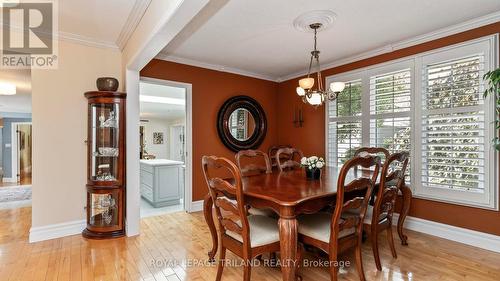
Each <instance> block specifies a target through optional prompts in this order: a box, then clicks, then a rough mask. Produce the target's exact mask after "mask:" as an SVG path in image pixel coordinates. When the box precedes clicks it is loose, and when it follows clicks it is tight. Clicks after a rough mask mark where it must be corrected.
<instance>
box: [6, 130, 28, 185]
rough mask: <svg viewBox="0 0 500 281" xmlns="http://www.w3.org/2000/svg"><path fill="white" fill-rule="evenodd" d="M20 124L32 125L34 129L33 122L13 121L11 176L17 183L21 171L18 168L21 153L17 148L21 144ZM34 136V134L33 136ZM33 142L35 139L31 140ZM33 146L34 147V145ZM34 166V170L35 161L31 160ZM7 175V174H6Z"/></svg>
mask: <svg viewBox="0 0 500 281" xmlns="http://www.w3.org/2000/svg"><path fill="white" fill-rule="evenodd" d="M18 125H31V129H32V130H33V122H12V123H11V128H10V129H11V140H10V143H11V146H10V149H11V159H10V160H11V177H10V179H12V182H16V183H17V174H18V173H19V171H18V168H19V161H20V158H19V153H17V148H18V146H19V144H18V141H19V139H18V136H17V126H18ZM31 137H32V138H33V136H31ZM31 143H33V139H32V140H31ZM32 148H33V147H32ZM31 165H32V168H31V170H33V161H31ZM4 176H5V175H4Z"/></svg>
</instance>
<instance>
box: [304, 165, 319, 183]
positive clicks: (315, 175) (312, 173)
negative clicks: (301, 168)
mask: <svg viewBox="0 0 500 281" xmlns="http://www.w3.org/2000/svg"><path fill="white" fill-rule="evenodd" d="M320 177H321V169H318V168H314V169H308V168H306V178H307V179H310V180H319V178H320Z"/></svg>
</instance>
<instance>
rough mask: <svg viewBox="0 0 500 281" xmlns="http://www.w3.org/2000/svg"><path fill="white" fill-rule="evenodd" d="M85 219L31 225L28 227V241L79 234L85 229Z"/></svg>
mask: <svg viewBox="0 0 500 281" xmlns="http://www.w3.org/2000/svg"><path fill="white" fill-rule="evenodd" d="M86 225H87V222H86V221H85V220H77V221H70V222H65V223H56V224H50V225H45V226H37V227H32V228H31V229H30V238H29V241H30V243H33V242H38V241H44V240H49V239H54V238H60V237H64V236H69V235H75V234H80V233H82V231H83V230H84V229H85V227H86Z"/></svg>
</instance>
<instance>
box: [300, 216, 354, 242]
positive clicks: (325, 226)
mask: <svg viewBox="0 0 500 281" xmlns="http://www.w3.org/2000/svg"><path fill="white" fill-rule="evenodd" d="M298 221H299V229H298V231H299V233H300V234H303V235H306V236H308V237H311V238H314V239H316V240H320V241H323V242H325V243H328V242H330V225H331V222H332V214H331V213H326V212H325V213H318V214H313V215H304V216H301V217H299V219H298ZM342 222H343V220H342V219H340V221H339V224H341V223H342ZM354 232H356V229H355V228H354V227H351V228H348V229H344V230H342V231H340V232H339V238H343V237H346V236H349V235H351V234H353V233H354Z"/></svg>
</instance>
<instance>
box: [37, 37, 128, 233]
mask: <svg viewBox="0 0 500 281" xmlns="http://www.w3.org/2000/svg"><path fill="white" fill-rule="evenodd" d="M121 74H122V62H121V53H120V52H119V51H117V50H113V49H100V48H95V47H89V46H84V45H79V44H74V43H69V42H65V41H60V42H59V68H58V69H55V70H33V71H32V91H33V96H32V105H33V114H32V118H33V167H34V169H33V201H32V205H33V211H32V214H33V221H32V231H33V228H35V229H37V228H39V227H41V226H47V225H52V224H57V223H67V222H74V221H78V220H84V219H85V210H84V206H85V201H86V188H85V184H86V177H87V172H86V171H87V170H86V169H87V158H86V155H87V148H86V144H85V143H84V141H85V140H86V139H87V99H86V98H85V97H84V96H83V94H84V92H85V91H89V90H96V86H95V80H96V78H98V77H101V76H112V77H116V78H118V79H119V81H120V83H121V84H123V78H122V77H121Z"/></svg>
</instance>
